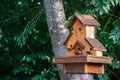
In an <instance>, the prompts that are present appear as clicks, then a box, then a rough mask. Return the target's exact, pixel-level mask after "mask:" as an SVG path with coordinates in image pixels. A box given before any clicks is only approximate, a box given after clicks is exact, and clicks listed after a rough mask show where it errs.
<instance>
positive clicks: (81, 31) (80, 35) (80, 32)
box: [73, 20, 91, 55]
mask: <svg viewBox="0 0 120 80" xmlns="http://www.w3.org/2000/svg"><path fill="white" fill-rule="evenodd" d="M73 27H74V29H73V34H74V35H75V40H79V41H80V42H81V43H82V44H83V45H85V49H83V51H82V52H83V55H86V52H87V51H90V49H91V46H90V45H89V44H88V43H87V42H86V40H85V38H86V26H85V25H83V24H82V23H81V22H80V21H78V20H76V22H75V24H74V25H73Z"/></svg>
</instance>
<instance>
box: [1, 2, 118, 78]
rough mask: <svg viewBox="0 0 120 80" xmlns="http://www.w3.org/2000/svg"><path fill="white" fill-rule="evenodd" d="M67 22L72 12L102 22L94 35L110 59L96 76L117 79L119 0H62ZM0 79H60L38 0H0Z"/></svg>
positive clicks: (41, 7)
mask: <svg viewBox="0 0 120 80" xmlns="http://www.w3.org/2000/svg"><path fill="white" fill-rule="evenodd" d="M63 5H64V9H65V15H66V19H67V20H66V26H67V24H68V23H69V21H70V19H71V17H72V15H73V14H90V15H92V16H94V17H95V18H96V19H97V20H98V21H99V22H100V24H101V26H100V27H96V38H97V39H99V40H100V42H101V43H102V44H103V45H105V47H106V48H107V52H105V54H104V56H109V57H111V59H112V64H110V65H105V74H103V75H95V76H94V79H95V80H120V0H63ZM0 9H1V10H0V80H59V76H58V73H57V68H56V66H55V65H54V64H52V57H53V52H52V48H51V47H52V46H51V41H50V36H49V32H48V28H47V23H46V17H45V13H44V8H43V3H42V1H41V0H1V1H0Z"/></svg>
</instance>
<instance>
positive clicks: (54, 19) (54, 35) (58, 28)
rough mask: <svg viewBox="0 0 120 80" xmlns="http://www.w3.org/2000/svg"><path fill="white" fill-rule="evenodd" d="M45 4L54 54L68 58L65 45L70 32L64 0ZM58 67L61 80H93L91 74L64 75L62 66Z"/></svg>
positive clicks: (44, 1) (45, 2)
mask: <svg viewBox="0 0 120 80" xmlns="http://www.w3.org/2000/svg"><path fill="white" fill-rule="evenodd" d="M43 4H44V10H45V13H46V18H47V25H48V29H49V33H50V36H51V43H52V47H53V52H54V54H55V56H66V53H67V51H66V49H65V47H64V46H63V43H64V41H65V39H66V37H67V36H68V30H67V29H66V27H65V20H66V19H65V14H64V8H63V4H62V0H43ZM57 67H58V72H59V75H60V79H61V80H93V76H92V75H90V74H64V73H62V65H60V64H58V65H57Z"/></svg>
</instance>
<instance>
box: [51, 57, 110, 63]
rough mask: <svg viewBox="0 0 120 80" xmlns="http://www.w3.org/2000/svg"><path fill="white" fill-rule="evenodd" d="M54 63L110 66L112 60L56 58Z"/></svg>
mask: <svg viewBox="0 0 120 80" xmlns="http://www.w3.org/2000/svg"><path fill="white" fill-rule="evenodd" d="M53 63H58V64H63V63H100V64H110V63H111V59H110V58H108V57H100V56H89V55H87V56H81V55H80V56H71V57H55V58H53Z"/></svg>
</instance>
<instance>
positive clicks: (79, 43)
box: [73, 40, 85, 49]
mask: <svg viewBox="0 0 120 80" xmlns="http://www.w3.org/2000/svg"><path fill="white" fill-rule="evenodd" d="M77 44H78V45H79V46H80V48H81V49H84V48H85V46H84V45H83V44H82V43H81V42H80V41H79V40H77V41H76V42H75V45H74V46H73V48H75V46H76V45H77Z"/></svg>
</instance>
